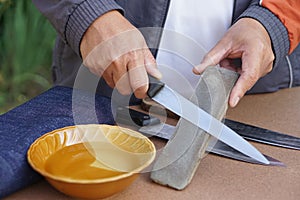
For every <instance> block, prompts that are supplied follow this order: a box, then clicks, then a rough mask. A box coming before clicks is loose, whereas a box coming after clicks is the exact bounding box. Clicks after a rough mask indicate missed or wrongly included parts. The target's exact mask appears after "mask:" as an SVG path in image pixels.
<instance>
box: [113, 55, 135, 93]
mask: <svg viewBox="0 0 300 200" xmlns="http://www.w3.org/2000/svg"><path fill="white" fill-rule="evenodd" d="M126 56H127V55H126ZM113 65H114V67H113V68H112V69H113V75H112V76H113V82H114V84H115V87H116V88H117V90H118V91H119V92H120V93H121V94H122V95H129V94H131V92H132V90H131V86H130V81H129V74H128V72H127V66H126V65H127V64H126V58H125V57H124V56H122V57H120V58H119V59H117V60H115V61H113Z"/></svg>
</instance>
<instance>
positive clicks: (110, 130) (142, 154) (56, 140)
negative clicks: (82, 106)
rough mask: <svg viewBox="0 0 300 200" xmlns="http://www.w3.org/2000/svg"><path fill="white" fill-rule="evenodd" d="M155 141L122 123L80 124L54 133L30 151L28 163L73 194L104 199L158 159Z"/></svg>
mask: <svg viewBox="0 0 300 200" xmlns="http://www.w3.org/2000/svg"><path fill="white" fill-rule="evenodd" d="M155 153H156V150H155V146H154V144H153V143H152V142H151V141H150V140H149V139H148V138H147V137H145V136H143V135H142V134H140V133H138V132H136V131H133V130H130V129H126V128H121V127H119V126H111V125H98V124H89V125H77V126H70V127H65V128H62V129H58V130H54V131H52V132H49V133H47V134H45V135H43V136H42V137H40V138H38V139H37V140H36V141H35V142H34V143H32V145H31V146H30V148H29V150H28V152H27V158H28V162H29V164H30V165H31V166H32V167H33V169H34V170H36V171H37V172H39V173H40V174H41V175H43V176H44V177H45V178H46V180H47V181H48V182H49V183H50V184H51V185H52V186H53V187H55V188H56V189H57V190H59V191H61V192H62V193H64V194H67V195H69V196H73V197H77V198H84V199H99V198H105V197H108V196H111V195H113V194H116V193H118V192H120V191H122V190H124V189H125V188H127V187H128V186H129V185H130V184H131V183H132V182H133V181H134V180H135V179H136V178H137V176H138V175H139V174H140V173H142V171H145V170H146V168H147V167H148V166H149V165H150V164H151V163H152V161H153V160H154V158H155Z"/></svg>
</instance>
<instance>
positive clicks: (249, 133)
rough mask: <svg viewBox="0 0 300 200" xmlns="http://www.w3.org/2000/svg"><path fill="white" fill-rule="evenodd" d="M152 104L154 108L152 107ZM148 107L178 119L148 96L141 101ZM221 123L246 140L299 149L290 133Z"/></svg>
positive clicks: (233, 123) (239, 123)
mask: <svg viewBox="0 0 300 200" xmlns="http://www.w3.org/2000/svg"><path fill="white" fill-rule="evenodd" d="M153 106H154V108H155V109H156V110H155V109H153V108H152V107H153ZM150 108H152V110H153V112H157V113H160V112H162V111H163V110H166V111H164V112H166V113H167V116H168V117H170V118H172V119H175V120H178V119H179V116H178V115H176V114H174V113H172V112H171V111H169V110H168V109H166V108H163V107H162V106H160V105H158V104H156V103H154V102H153V101H152V100H150V99H148V98H144V99H143V101H142V103H141V109H142V110H144V111H146V112H149V109H150ZM223 123H224V124H225V125H226V126H228V127H229V128H231V129H232V130H234V131H235V132H236V133H238V134H239V135H240V136H242V137H243V138H245V139H247V140H251V141H255V142H259V143H263V144H268V145H273V146H278V147H284V148H289V149H295V150H300V138H299V137H295V136H292V135H290V134H285V133H280V132H276V131H273V130H269V129H265V128H261V127H258V126H254V125H250V124H247V123H243V122H239V121H234V120H231V119H224V121H223Z"/></svg>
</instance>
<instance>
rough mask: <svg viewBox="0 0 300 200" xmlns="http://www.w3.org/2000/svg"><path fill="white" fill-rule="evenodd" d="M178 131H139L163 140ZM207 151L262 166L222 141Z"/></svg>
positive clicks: (165, 127)
mask: <svg viewBox="0 0 300 200" xmlns="http://www.w3.org/2000/svg"><path fill="white" fill-rule="evenodd" d="M175 130H176V127H175V126H172V125H169V124H163V123H160V124H154V125H149V126H143V127H141V128H140V129H139V130H138V131H139V132H141V133H143V134H144V135H146V136H155V137H158V138H161V139H165V140H169V139H170V138H171V137H172V135H173V134H174V132H175ZM207 151H208V152H210V153H213V154H216V155H220V156H224V157H227V158H231V159H235V160H240V161H243V162H248V163H253V164H262V163H261V162H258V161H257V160H255V159H253V158H251V157H249V156H246V155H244V154H242V153H240V152H239V151H237V150H235V149H233V148H231V147H229V146H228V145H226V144H224V143H223V142H221V141H217V142H216V141H212V142H211V143H209V145H208V148H207ZM264 156H265V157H266V158H267V160H268V161H269V162H270V163H269V164H268V165H270V166H281V167H284V166H285V164H284V163H282V162H280V161H278V160H276V159H274V158H272V157H270V156H267V155H264Z"/></svg>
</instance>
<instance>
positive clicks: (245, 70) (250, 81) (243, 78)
mask: <svg viewBox="0 0 300 200" xmlns="http://www.w3.org/2000/svg"><path fill="white" fill-rule="evenodd" d="M249 57H250V56H249ZM243 60H244V61H243V64H242V69H241V71H240V77H239V78H238V80H237V82H236V84H235V86H234V87H233V89H232V91H231V93H230V98H229V105H230V106H231V107H235V106H236V105H237V104H238V102H239V101H240V99H241V98H242V97H243V96H244V95H245V93H246V92H247V91H248V90H250V89H251V88H252V87H253V86H254V84H255V83H256V82H257V80H258V79H259V78H260V76H261V75H260V71H259V70H258V69H259V63H257V62H256V61H255V60H256V59H252V60H254V61H249V59H246V58H245V59H243ZM250 60H251V59H250Z"/></svg>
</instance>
